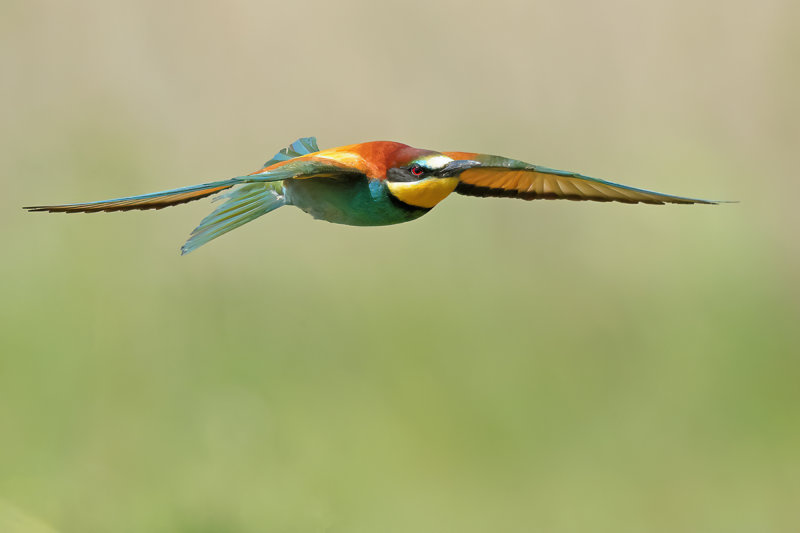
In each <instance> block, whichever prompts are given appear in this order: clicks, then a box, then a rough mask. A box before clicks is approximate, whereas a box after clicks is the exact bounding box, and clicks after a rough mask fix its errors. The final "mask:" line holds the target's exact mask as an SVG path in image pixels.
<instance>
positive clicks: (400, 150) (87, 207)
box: [25, 137, 718, 254]
mask: <svg viewBox="0 0 800 533" xmlns="http://www.w3.org/2000/svg"><path fill="white" fill-rule="evenodd" d="M222 191H225V192H222ZM453 191H455V192H457V193H459V194H464V195H467V196H482V197H486V196H500V197H509V198H522V199H524V200H537V199H561V198H563V199H566V200H594V201H598V202H623V203H628V204H635V203H639V202H641V203H646V204H664V203H672V204H716V203H718V202H715V201H710V200H699V199H696V198H685V197H682V196H672V195H669V194H661V193H657V192H652V191H646V190H643V189H636V188H633V187H628V186H626V185H620V184H618V183H612V182H610V181H605V180H601V179H597V178H590V177H588V176H583V175H580V174H575V173H573V172H565V171H562V170H554V169H552V168H546V167H540V166H538V165H531V164H529V163H524V162H522V161H517V160H515V159H508V158H505V157H499V156H493V155H485V154H475V153H468V152H435V151H433V150H422V149H419V148H412V147H411V146H408V145H405V144H401V143H396V142H390V141H375V142H366V143H361V144H353V145H349V146H341V147H339V148H332V149H330V150H322V151H320V150H319V148H317V141H316V139H315V138H314V137H305V138H302V139H298V140H297V141H295V142H293V143H292V144H291V145H290V146H289V147H288V148H284V149H283V150H281V151H280V152H278V153H277V154H275V157H273V158H272V159H270V160H269V161H267V162H266V163H265V164H264V166H263V167H262V168H261V169H259V170H257V171H255V172H253V173H251V174H248V175H246V176H239V177H236V178H230V179H226V180H222V181H215V182H212V183H205V184H202V185H193V186H191V187H183V188H180V189H172V190H169V191H162V192H155V193H151V194H143V195H140V196H128V197H125V198H115V199H113V200H103V201H100V202H89V203H83V204H67V205H45V206H34V207H26V208H25V209H28V210H30V211H49V212H62V213H78V212H83V213H92V212H96V211H127V210H129V209H161V208H163V207H169V206H172V205H178V204H182V203H186V202H191V201H193V200H198V199H200V198H205V197H206V196H211V195H213V194H218V193H222V194H219V195H218V196H217V197H216V198H214V200H225V201H224V202H223V203H222V204H221V205H220V206H219V207H217V209H216V210H214V211H213V212H212V213H211V214H210V215H208V216H207V217H206V218H204V219H203V220H202V221H201V222H200V225H199V226H197V227H196V228H195V229H194V231H192V234H191V236H190V237H189V240H188V241H186V244H184V245H183V247H182V248H181V252H182V253H183V254H187V253H189V252H191V251H192V250H194V249H195V248H197V247H199V246H202V245H203V244H205V243H207V242H208V241H210V240H212V239H215V238H217V237H219V236H220V235H222V234H224V233H227V232H229V231H231V230H232V229H236V228H238V227H239V226H241V225H242V224H246V223H247V222H250V221H251V220H254V219H256V218H258V217H260V216H261V215H264V214H266V213H269V212H270V211H272V210H274V209H277V208H278V207H281V206H283V205H294V206H296V207H299V208H300V209H302V210H303V211H305V212H306V213H308V214H310V215H311V216H313V217H314V218H318V219H321V220H327V221H328V222H335V223H337V224H349V225H351V226H382V225H388V224H398V223H400V222H408V221H410V220H414V219H416V218H419V217H421V216H422V215H424V214H425V213H427V212H428V211H430V210H431V209H432V208H433V207H434V206H436V204H438V203H439V202H441V201H442V200H444V199H445V198H446V197H447V196H448V195H449V194H450V193H452V192H453Z"/></svg>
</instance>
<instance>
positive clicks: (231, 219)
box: [181, 181, 286, 255]
mask: <svg viewBox="0 0 800 533" xmlns="http://www.w3.org/2000/svg"><path fill="white" fill-rule="evenodd" d="M240 183H241V182H240ZM213 200H214V201H217V200H225V202H223V203H222V205H220V206H219V207H217V208H216V209H215V210H214V212H213V213H211V214H210V215H208V216H207V217H206V218H204V219H203V220H202V221H201V222H200V225H199V226H197V227H196V228H195V229H194V230H193V231H192V234H191V236H190V237H189V240H188V241H186V244H184V245H183V246H182V247H181V255H185V254H188V253H189V252H191V251H193V250H195V249H197V248H199V247H200V246H202V245H204V244H205V243H207V242H208V241H210V240H212V239H216V238H217V237H219V236H220V235H223V234H225V233H227V232H229V231H231V230H233V229H236V228H238V227H239V226H241V225H242V224H247V223H248V222H250V221H251V220H255V219H256V218H258V217H260V216H261V215H265V214H267V213H269V212H270V211H272V210H274V209H277V208H279V207H281V206H282V205H285V204H286V198H285V197H284V194H283V182H281V181H275V182H258V183H246V184H243V185H241V186H239V187H236V188H234V189H232V190H231V191H229V192H227V193H225V194H222V195H220V196H218V197H217V198H214V199H213Z"/></svg>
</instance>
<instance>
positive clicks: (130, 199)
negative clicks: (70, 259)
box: [24, 179, 241, 213]
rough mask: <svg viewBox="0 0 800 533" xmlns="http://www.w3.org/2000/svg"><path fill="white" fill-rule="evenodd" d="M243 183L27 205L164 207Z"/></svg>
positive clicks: (56, 209) (90, 209)
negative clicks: (58, 203) (93, 199)
mask: <svg viewBox="0 0 800 533" xmlns="http://www.w3.org/2000/svg"><path fill="white" fill-rule="evenodd" d="M237 183H241V182H240V181H237V180H235V179H230V180H223V181H215V182H213V183H204V184H203V185H192V186H190V187H181V188H180V189H170V190H168V191H161V192H153V193H150V194H141V195H139V196H127V197H125V198H114V199H112V200H101V201H99V202H88V203H84V204H64V205H36V206H31V207H25V208H24V209H27V210H28V211H48V212H50V213H96V212H98V211H129V210H131V209H163V208H164V207H169V206H173V205H178V204H185V203H186V202H191V201H193V200H199V199H200V198H205V197H206V196H211V195H212V194H216V193H218V192H220V191H224V190H225V189H229V188H231V187H233V186H234V185H236V184H237Z"/></svg>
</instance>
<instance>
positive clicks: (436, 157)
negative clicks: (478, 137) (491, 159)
mask: <svg viewBox="0 0 800 533" xmlns="http://www.w3.org/2000/svg"><path fill="white" fill-rule="evenodd" d="M423 152H424V153H422V154H419V153H417V154H413V157H411V158H410V159H409V158H404V159H401V160H400V161H398V162H396V163H395V165H394V166H391V167H389V168H388V169H387V170H386V187H387V188H388V190H389V194H391V195H392V196H394V197H395V198H396V199H398V200H400V201H401V202H403V203H404V204H408V205H410V206H413V207H419V208H423V209H430V208H432V207H433V206H435V205H436V204H438V203H439V202H441V201H442V200H444V199H445V198H446V197H447V195H449V194H450V193H451V192H453V191H454V190H455V188H456V186H457V185H458V175H459V174H461V173H462V172H463V171H465V170H467V169H469V168H472V167H475V166H477V165H480V163H478V162H477V161H469V160H453V159H452V158H450V157H447V156H446V155H444V154H440V153H438V152H429V151H423Z"/></svg>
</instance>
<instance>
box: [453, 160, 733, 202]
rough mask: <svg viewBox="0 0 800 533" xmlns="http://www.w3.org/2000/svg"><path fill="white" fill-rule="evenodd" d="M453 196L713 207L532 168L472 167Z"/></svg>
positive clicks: (578, 176) (465, 172) (682, 198)
mask: <svg viewBox="0 0 800 533" xmlns="http://www.w3.org/2000/svg"><path fill="white" fill-rule="evenodd" d="M460 179H461V183H460V184H459V185H458V187H457V188H456V192H457V193H460V194H464V195H467V196H481V197H487V196H494V197H506V198H521V199H523V200H540V199H543V200H557V199H563V200H592V201H595V202H622V203H627V204H636V203H645V204H665V203H672V204H715V203H717V202H714V201H710V200H700V199H697V198H684V197H681V196H673V195H669V194H661V193H657V192H653V191H646V190H643V189H635V188H632V187H627V186H624V185H619V184H616V183H611V182H607V181H604V180H597V179H593V178H588V177H586V176H581V175H579V174H567V173H562V172H560V171H554V173H551V172H543V171H540V170H537V169H534V168H526V169H518V168H503V167H475V168H471V169H469V170H465V171H464V172H462V173H461V176H460Z"/></svg>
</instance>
